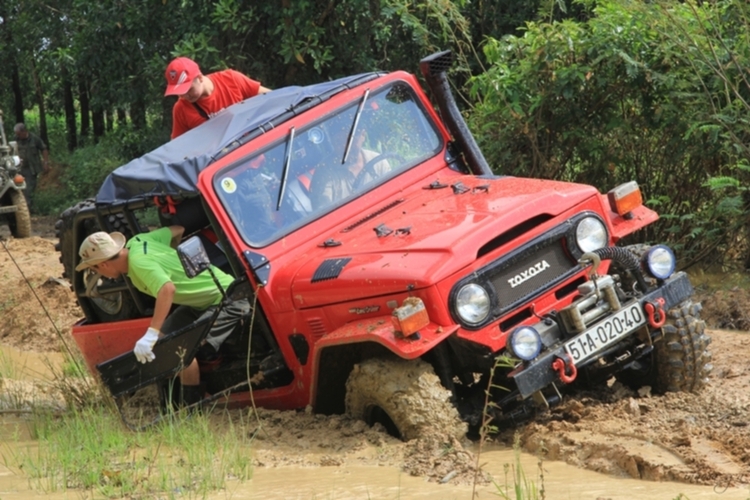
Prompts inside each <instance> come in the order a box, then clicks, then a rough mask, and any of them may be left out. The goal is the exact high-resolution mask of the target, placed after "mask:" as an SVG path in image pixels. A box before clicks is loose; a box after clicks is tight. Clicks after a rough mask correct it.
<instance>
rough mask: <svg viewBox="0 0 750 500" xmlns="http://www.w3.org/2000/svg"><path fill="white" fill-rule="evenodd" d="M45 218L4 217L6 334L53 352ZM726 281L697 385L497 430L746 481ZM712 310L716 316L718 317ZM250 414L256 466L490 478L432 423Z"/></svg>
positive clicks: (686, 474) (61, 311)
mask: <svg viewBox="0 0 750 500" xmlns="http://www.w3.org/2000/svg"><path fill="white" fill-rule="evenodd" d="M51 223H52V221H49V220H48V221H44V220H41V221H40V220H38V219H35V220H33V221H32V230H33V231H34V232H35V233H34V234H35V236H33V237H32V238H29V239H24V240H14V239H11V238H9V235H8V234H7V232H4V231H3V230H2V228H0V239H2V241H0V289H1V290H3V292H2V297H0V314H2V318H3V321H2V322H0V344H1V345H2V346H6V347H13V348H14V349H15V350H21V351H31V352H50V353H56V354H55V355H59V353H61V352H65V351H66V350H67V349H69V348H71V347H73V346H74V343H73V342H72V341H71V339H70V337H69V330H70V327H71V325H72V324H73V323H74V322H75V321H77V320H78V319H79V318H80V316H81V314H80V310H79V309H78V307H77V305H76V302H75V298H74V297H73V295H72V292H70V289H69V287H68V286H67V283H66V282H65V281H64V280H62V279H61V276H62V266H61V264H60V263H59V260H58V255H57V254H56V253H55V251H54V243H55V240H54V236H53V234H52V233H53V230H52V227H51ZM725 293H728V294H729V295H724V297H725V298H723V299H722V298H721V297H722V295H721V294H718V293H717V294H712V295H707V296H706V297H703V298H702V300H703V302H704V306H705V310H704V311H705V313H704V317H706V318H707V319H708V326H709V334H710V335H711V337H712V344H711V351H712V353H713V365H714V368H713V372H712V374H711V378H710V380H709V381H708V383H707V385H706V387H705V388H704V389H703V390H702V391H701V392H700V393H699V394H691V393H670V394H667V395H664V396H657V395H654V394H651V393H650V391H649V390H648V389H645V390H641V391H639V392H633V391H631V390H629V389H627V388H626V387H624V386H622V385H621V384H619V383H617V382H615V381H611V382H610V384H609V385H608V386H607V387H604V388H601V389H600V390H597V391H596V392H583V393H579V394H577V395H575V396H573V397H570V398H568V399H567V400H566V401H565V402H564V403H562V404H561V405H559V406H557V407H555V408H553V409H552V410H550V411H548V412H545V413H543V414H540V415H538V416H537V417H536V418H535V419H534V421H532V422H529V423H526V424H524V425H521V426H519V427H517V428H514V429H504V430H503V431H502V432H501V433H500V434H499V435H498V436H497V437H496V440H497V442H498V443H499V444H507V445H510V444H512V442H513V438H514V436H515V435H516V433H518V435H519V437H520V443H521V446H522V448H523V450H525V451H528V452H530V453H533V454H536V455H537V456H539V457H541V458H542V459H544V460H547V461H555V460H560V461H564V462H566V463H568V464H570V465H573V466H575V467H577V468H579V469H581V470H584V469H585V470H588V471H596V472H601V473H605V474H609V475H611V476H614V477H619V478H635V479H639V480H642V481H644V482H647V481H674V482H678V483H682V484H686V483H691V484H695V485H711V486H713V487H714V488H718V490H717V491H719V490H721V489H722V488H726V487H731V488H741V489H742V491H746V490H748V491H750V362H748V358H749V357H750V356H749V355H750V335H749V334H748V333H747V331H745V330H744V329H747V328H750V322H747V320H746V319H744V318H743V316H742V314H741V313H746V311H748V310H750V309H748V307H747V305H748V304H750V301H749V300H748V297H750V295H749V294H748V293H747V292H745V291H744V290H740V289H735V290H733V291H731V292H725ZM732 311H734V312H732ZM716 318H720V319H721V320H722V321H723V322H722V323H720V324H715V323H716V322H717V321H718V320H717V319H716ZM719 326H721V327H724V328H727V327H742V328H743V330H728V329H718V327H719ZM433 376H434V374H433ZM1 378H2V377H0V379H1ZM2 383H3V388H2V390H4V391H5V392H6V393H9V391H8V390H9V389H12V390H11V391H10V393H13V394H15V395H16V396H15V397H19V398H21V397H24V395H27V396H28V397H32V396H31V395H32V394H33V395H34V396H33V397H36V398H38V397H39V394H40V393H42V391H41V390H28V388H27V387H26V386H24V385H23V384H20V383H19V382H16V381H12V380H9V379H8V377H7V375H6V377H5V379H4V380H2ZM35 384H37V385H36V386H34V387H36V388H37V389H38V388H39V387H43V390H44V391H45V392H44V394H46V395H47V398H48V399H49V400H50V401H51V402H52V403H53V404H52V406H53V407H54V408H58V406H61V405H64V403H65V401H66V398H65V397H63V396H62V395H61V394H59V393H57V394H56V393H55V392H54V391H55V390H56V389H55V387H56V385H55V383H54V380H52V381H49V380H47V381H46V382H35ZM40 384H41V385H40ZM428 386H430V387H427V388H422V389H420V390H426V391H427V392H430V391H433V394H435V395H436V398H435V399H436V400H439V399H440V398H441V397H442V396H444V394H439V393H435V392H434V391H435V390H436V389H435V388H434V387H432V386H431V385H430V384H428ZM417 392H419V391H417ZM16 403H17V401H16ZM0 404H2V402H1V401H0ZM429 411H433V410H429ZM216 418H220V416H219V415H217V416H216ZM254 418H256V420H255V421H256V422H257V424H256V429H255V431H254V433H255V435H256V441H255V443H256V446H255V448H254V454H255V455H254V456H255V458H254V464H255V466H256V467H258V468H276V467H285V466H299V467H307V466H311V467H326V468H328V467H334V468H345V467H353V466H361V465H368V466H371V465H380V466H385V467H398V468H400V470H401V471H403V472H404V473H406V474H408V475H410V476H417V477H421V478H423V479H424V480H427V481H429V482H432V483H437V484H440V483H450V484H454V485H461V484H464V485H465V484H469V483H471V482H472V481H473V480H474V478H475V477H476V478H478V479H479V481H480V483H485V484H486V482H487V481H488V477H487V476H486V475H485V474H484V471H483V470H482V471H480V472H479V473H478V474H477V471H476V469H475V464H476V453H475V452H476V445H475V444H472V443H470V442H468V441H467V440H466V439H465V438H461V439H459V438H457V437H456V432H455V429H447V428H446V429H442V430H441V431H440V432H438V431H437V429H436V432H434V433H430V434H428V435H426V436H423V437H422V438H420V439H417V440H413V441H410V442H408V443H404V442H402V441H400V440H398V439H395V438H393V437H391V436H389V435H388V433H387V432H385V429H384V428H383V426H382V425H380V424H376V425H375V426H374V427H369V426H367V425H366V424H365V423H364V422H362V421H361V420H356V419H351V418H348V417H346V416H342V415H334V416H322V415H315V414H312V413H311V412H309V411H298V412H281V411H273V410H266V409H258V410H257V415H255V416H254ZM675 491H680V490H679V488H676V489H675ZM747 496H750V495H747ZM605 498H606V497H605ZM742 498H745V497H744V496H743V497H742Z"/></svg>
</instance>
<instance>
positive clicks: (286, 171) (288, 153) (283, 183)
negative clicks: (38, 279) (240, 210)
mask: <svg viewBox="0 0 750 500" xmlns="http://www.w3.org/2000/svg"><path fill="white" fill-rule="evenodd" d="M293 146H294V127H292V128H290V129H289V140H288V141H287V143H286V156H285V157H284V169H283V170H282V171H281V185H280V186H279V199H278V201H277V202H276V211H277V212H278V211H279V209H280V208H281V199H282V198H283V197H284V189H286V178H287V176H288V175H289V166H290V165H291V163H292V147H293Z"/></svg>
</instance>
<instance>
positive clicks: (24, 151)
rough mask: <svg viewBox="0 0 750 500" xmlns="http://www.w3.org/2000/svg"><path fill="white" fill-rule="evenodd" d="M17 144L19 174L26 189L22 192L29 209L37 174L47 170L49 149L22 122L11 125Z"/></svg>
mask: <svg viewBox="0 0 750 500" xmlns="http://www.w3.org/2000/svg"><path fill="white" fill-rule="evenodd" d="M13 132H14V134H15V136H16V144H17V145H18V156H19V158H21V175H23V177H24V178H25V179H26V189H25V190H24V192H23V194H24V196H25V197H26V204H27V205H28V206H29V209H31V205H32V203H31V198H32V196H33V194H34V191H35V190H36V180H37V176H39V174H41V173H42V172H45V173H46V172H49V151H48V150H47V145H46V144H44V141H42V139H40V138H39V136H37V135H35V134H32V133H31V132H29V131H28V130H27V129H26V125H24V124H23V123H17V124H16V126H15V127H13Z"/></svg>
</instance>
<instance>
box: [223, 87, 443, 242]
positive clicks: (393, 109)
mask: <svg viewBox="0 0 750 500" xmlns="http://www.w3.org/2000/svg"><path fill="white" fill-rule="evenodd" d="M445 142H446V141H445V137H444V136H443V134H442V133H441V129H440V127H439V126H438V125H437V124H436V123H435V121H434V119H433V117H432V115H431V114H430V113H429V112H428V111H427V109H425V106H424V104H423V101H422V99H420V97H419V96H418V95H417V93H416V92H415V91H414V89H413V88H412V87H411V85H409V84H408V83H407V82H404V81H403V80H396V81H393V82H391V83H389V84H388V85H385V86H383V88H380V89H377V90H375V91H372V92H371V91H370V89H369V88H364V89H363V90H362V92H361V93H359V94H358V95H357V96H356V97H354V98H352V99H351V100H350V101H349V102H347V103H346V104H344V105H342V106H340V107H338V108H337V109H335V110H334V111H332V112H330V113H327V114H326V115H325V116H323V117H320V118H318V119H316V120H312V121H310V122H309V123H306V124H304V125H298V126H296V127H290V129H289V132H288V133H287V134H285V135H284V136H283V137H280V138H279V139H278V140H275V141H274V142H273V143H271V144H269V145H267V146H265V147H264V148H262V149H261V150H255V151H253V152H252V153H251V154H249V155H246V156H244V157H242V158H240V159H238V160H237V161H234V162H232V163H231V164H229V165H227V166H225V167H223V168H221V169H219V170H217V171H216V172H215V173H214V175H213V177H212V179H211V184H212V187H213V190H214V192H215V193H216V196H217V199H218V200H219V202H220V203H221V205H222V206H223V208H224V210H225V211H226V213H227V215H228V216H229V219H230V220H231V221H232V223H233V224H234V227H235V228H236V229H237V231H238V233H239V235H240V236H241V238H242V239H243V241H244V242H245V243H246V244H247V245H248V246H250V247H253V248H262V247H265V246H268V245H270V244H271V243H273V242H275V241H277V240H279V239H280V238H283V237H284V236H286V235H288V234H290V233H292V232H293V231H296V230H297V229H299V228H300V227H303V226H305V225H307V224H309V223H311V222H313V221H315V220H317V219H319V218H321V217H323V216H325V215H326V214H328V213H330V212H332V211H334V210H336V209H338V208H339V207H341V206H343V205H345V204H348V203H350V202H352V201H353V200H355V199H357V198H360V197H361V196H363V195H365V194H366V193H368V192H370V191H372V190H373V189H377V187H379V186H381V185H383V184H384V183H386V182H389V181H391V180H392V179H394V178H395V177H397V176H399V175H402V174H403V173H404V172H406V171H408V170H410V169H412V168H414V167H415V166H417V165H420V164H422V163H424V162H425V161H427V160H429V159H430V158H433V157H434V156H436V155H438V154H439V153H440V152H441V151H442V150H443V149H444V148H445ZM342 158H344V159H345V163H344V164H342ZM334 165H335V166H334ZM336 168H338V169H339V170H336ZM341 169H343V170H341ZM357 171H358V173H357V174H355V172H357ZM305 198H307V199H305Z"/></svg>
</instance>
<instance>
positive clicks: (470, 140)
mask: <svg viewBox="0 0 750 500" xmlns="http://www.w3.org/2000/svg"><path fill="white" fill-rule="evenodd" d="M452 64H453V56H452V55H451V51H450V50H446V51H443V52H438V53H435V54H432V55H430V56H427V57H425V58H424V59H422V60H421V61H420V62H419V69H420V70H421V71H422V75H424V77H425V80H427V84H428V85H429V86H430V90H431V91H432V93H433V95H434V96H435V100H436V101H437V104H438V108H439V109H440V113H441V115H442V117H443V120H444V121H445V124H446V126H447V127H448V131H449V132H450V133H451V134H452V135H453V138H454V139H455V140H456V142H457V143H458V145H459V147H460V149H461V153H463V155H464V158H465V159H466V163H467V165H469V168H470V169H471V171H472V173H474V174H475V175H493V174H492V169H490V166H489V165H488V164H487V160H486V159H485V158H484V155H483V154H482V151H481V150H480V149H479V146H478V145H477V143H476V141H475V140H474V136H473V135H471V131H469V127H468V126H467V125H466V122H465V121H464V118H463V116H461V112H460V111H459V110H458V106H457V105H456V100H455V98H454V97H453V94H452V93H451V89H450V85H449V83H448V77H447V71H448V69H449V68H450V67H451V65H452Z"/></svg>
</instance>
